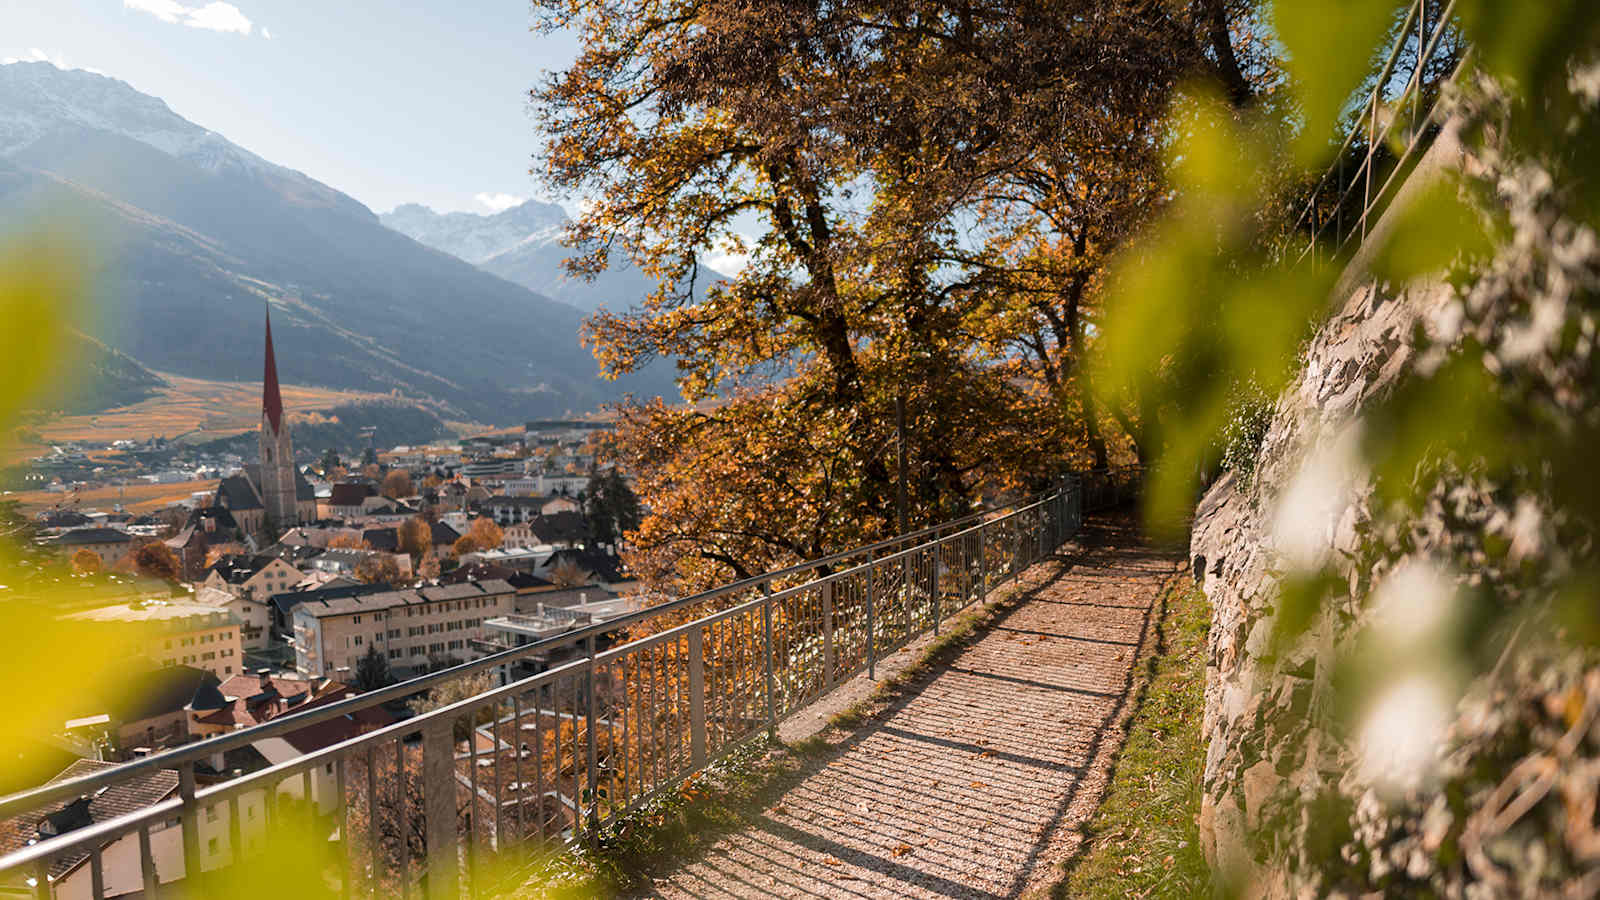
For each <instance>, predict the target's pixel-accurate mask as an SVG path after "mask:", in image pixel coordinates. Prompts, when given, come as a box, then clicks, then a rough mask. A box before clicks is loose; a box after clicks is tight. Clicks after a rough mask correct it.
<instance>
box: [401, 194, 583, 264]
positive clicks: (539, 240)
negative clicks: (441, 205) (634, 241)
mask: <svg viewBox="0 0 1600 900" xmlns="http://www.w3.org/2000/svg"><path fill="white" fill-rule="evenodd" d="M378 219H379V220H380V221H382V222H383V224H385V225H387V226H389V227H390V228H393V229H394V230H395V231H398V232H400V233H401V234H403V235H406V236H407V237H409V238H411V239H412V240H414V241H417V242H419V243H423V244H427V245H428V246H429V247H432V248H433V249H435V250H443V251H444V252H446V253H448V254H450V255H451V256H459V257H461V258H462V259H464V260H466V261H467V262H469V263H472V264H473V265H483V264H484V263H486V262H488V261H489V260H491V259H494V258H495V257H497V256H499V255H501V254H503V253H507V252H509V251H512V250H515V249H517V248H519V247H524V246H528V245H547V244H559V243H560V242H561V230H562V229H563V228H564V227H566V224H567V214H566V211H565V210H563V209H562V208H561V207H559V206H557V205H555V204H554V203H540V202H539V201H537V200H528V201H526V202H524V203H523V204H521V205H520V206H513V207H511V208H510V209H507V210H503V211H501V212H498V213H495V214H493V215H487V216H481V215H477V214H475V213H467V212H449V213H437V212H434V211H433V210H431V209H429V208H428V207H426V206H423V205H421V204H418V203H407V204H405V205H404V206H397V207H395V209H394V211H393V212H387V213H384V214H382V215H380V216H379V217H378Z"/></svg>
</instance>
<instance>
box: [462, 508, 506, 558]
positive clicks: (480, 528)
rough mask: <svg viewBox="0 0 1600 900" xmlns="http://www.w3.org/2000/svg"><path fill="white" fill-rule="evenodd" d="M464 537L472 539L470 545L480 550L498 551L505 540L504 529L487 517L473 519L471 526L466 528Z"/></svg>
mask: <svg viewBox="0 0 1600 900" xmlns="http://www.w3.org/2000/svg"><path fill="white" fill-rule="evenodd" d="M466 536H467V537H470V538H472V543H473V544H474V545H476V546H477V548H478V549H480V550H496V549H499V547H500V545H501V543H503V542H504V541H505V539H506V533H505V531H504V529H502V528H501V527H500V526H499V525H498V524H496V523H495V521H494V519H491V518H489V517H488V516H479V517H478V518H476V519H473V520H472V525H471V526H469V527H468V528H467V534H466Z"/></svg>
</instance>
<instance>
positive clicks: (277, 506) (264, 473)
mask: <svg viewBox="0 0 1600 900" xmlns="http://www.w3.org/2000/svg"><path fill="white" fill-rule="evenodd" d="M259 447H260V450H261V458H260V462H259V465H257V467H256V470H255V471H256V473H257V475H256V485H255V486H256V491H257V493H259V494H260V496H261V506H262V507H263V509H264V511H265V513H266V518H267V521H268V522H270V523H271V524H272V525H273V526H275V527H276V528H278V529H280V530H281V529H284V528H290V527H293V526H294V525H296V524H298V523H299V521H300V516H299V514H298V507H297V502H298V498H297V496H296V494H297V491H296V490H295V488H296V487H297V485H298V483H299V479H298V478H296V476H295V471H294V443H293V442H292V441H291V440H290V438H289V424H288V423H287V422H285V421H284V419H283V395H282V393H281V392H280V391H279V388H278V358H277V354H276V353H275V352H274V351H273V347H272V311H271V309H270V308H269V309H268V310H267V343H266V353H265V355H264V360H263V363H262V371H261V435H260V441H259Z"/></svg>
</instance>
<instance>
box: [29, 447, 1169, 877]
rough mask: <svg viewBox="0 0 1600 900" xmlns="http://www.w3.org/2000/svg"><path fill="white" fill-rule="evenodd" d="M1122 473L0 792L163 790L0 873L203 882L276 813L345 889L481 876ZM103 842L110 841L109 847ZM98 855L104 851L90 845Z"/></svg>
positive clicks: (600, 806)
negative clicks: (400, 712) (434, 694)
mask: <svg viewBox="0 0 1600 900" xmlns="http://www.w3.org/2000/svg"><path fill="white" fill-rule="evenodd" d="M1137 478H1138V473H1137V471H1136V470H1110V471H1102V472H1094V473H1082V474H1078V475H1072V476H1067V477H1065V478H1063V479H1062V480H1061V482H1060V484H1059V485H1058V486H1057V487H1056V489H1054V490H1052V491H1050V492H1049V493H1047V494H1045V495H1042V496H1040V497H1038V498H1037V499H1035V500H1033V501H1031V502H1029V503H1026V504H1024V505H1022V506H1020V507H1017V508H1015V509H1011V510H1009V511H1006V512H1003V513H982V514H977V515H974V516H969V517H966V518H963V519H960V520H957V521H955V522H949V523H945V524H943V525H940V526H936V527H934V528H928V529H923V530H921V531H918V532H915V533H913V534H910V535H905V536H901V537H897V538H894V539H891V540H888V541H882V542H878V543H876V544H872V545H869V546H867V547H862V548H857V549H855V550H851V551H847V552H845V553H839V554H834V555H831V556H828V557H824V558H822V559H820V560H813V561H810V562H807V563H804V564H801V565H798V566H792V567H789V568H786V569H782V570H778V571H775V572H771V573H766V574H763V575H760V576H757V577H755V578H750V579H746V580H744V581H741V582H737V583H735V584H731V585H727V586H724V587H721V588H717V589H714V590H712V591H707V592H704V593H701V594H696V595H694V596H691V597H686V598H683V599H680V600H676V601H673V602H670V603H666V604H662V605H659V606H656V607H652V608H649V609H645V610H642V611H639V612H637V613H632V614H629V615H627V616H623V617H620V618H618V619H614V620H611V621H608V622H605V623H601V624H597V625H592V626H584V627H580V628H575V629H573V630H570V631H567V632H565V633H563V634H561V635H558V636H556V637H554V638H551V639H548V640H543V641H537V642H533V643H529V644H526V645H523V646H520V647H516V648H513V649H510V650H507V651H504V652H502V653H497V654H493V655H491V656H488V657H485V658H483V659H480V660H477V661H474V662H471V663H467V664H465V665H462V666H457V667H455V668H453V669H448V670H445V671H442V672H437V673H433V674H430V675H425V676H422V677H419V678H415V679H412V680H410V681H407V682H403V683H401V684H398V685H394V686H391V687H388V688H384V689H381V690H377V691H372V692H369V693H366V694H362V695H359V696H357V697H354V698H351V699H348V700H344V701H341V702H338V703H333V704H329V705H327V706H324V707H320V708H316V709H311V710H306V711H304V712H300V713H296V714H293V715H288V716H284V717H282V718H279V719H274V720H272V721H269V722H267V723H265V724H263V725H258V726H255V727H252V728H248V729H245V730H241V731H237V732H233V733H230V734H226V735H222V736H218V737H214V738H209V739H207V740H203V741H200V742H198V743H195V744H191V745H187V746H185V747H181V748H178V749H175V750H171V751H167V752H164V753H161V754H158V755H155V756H151V757H147V758H144V759H140V760H135V761H133V762H130V763H127V764H125V765H121V766H118V767H115V768H112V769H108V770H105V771H103V772H99V773H95V774H92V775H89V776H87V777H83V778H77V779H73V780H71V781H65V782H61V783H57V784H47V785H44V786H42V787H39V788H36V789H33V790H30V791H25V792H22V793H19V794H14V795H12V796H9V797H6V798H3V799H0V817H14V816H19V815H25V814H27V813H29V812H40V811H42V810H46V809H50V808H52V807H53V806H55V805H59V804H60V802H61V801H64V800H72V799H75V798H78V797H80V796H95V795H96V792H97V791H100V790H102V789H107V788H110V787H112V786H115V785H118V784H125V783H127V782H129V781H130V780H132V779H136V778H146V777H151V776H155V775H159V774H160V773H162V772H170V771H171V770H174V769H175V770H176V771H177V775H178V778H177V796H174V797H170V798H169V799H166V800H163V801H161V802H159V803H155V804H154V805H151V806H148V807H145V808H144V809H141V810H138V811H136V812H133V813H130V814H127V815H123V816H120V817H117V818H114V819H111V820H109V821H104V822H97V823H94V824H91V825H88V826H85V827H82V828H79V829H76V830H72V831H69V832H67V833H65V834H62V835H60V836H56V837H47V838H42V839H41V840H39V841H38V842H37V843H35V844H33V845H32V846H29V847H27V848H25V849H22V850H19V851H16V852H13V853H11V854H9V855H7V856H4V857H0V890H3V888H4V886H6V885H8V884H9V885H12V886H15V887H25V888H26V889H27V890H28V891H30V892H31V893H33V894H35V895H36V896H38V897H51V896H55V895H57V894H58V892H59V893H61V894H62V895H65V894H66V893H74V894H77V895H83V896H92V897H95V898H100V897H105V896H115V895H117V894H120V893H126V892H129V891H132V890H142V891H143V892H144V895H145V896H146V897H150V896H153V895H155V894H157V893H158V892H161V891H174V890H176V891H178V892H183V893H189V889H190V888H198V889H199V890H198V891H196V892H195V893H196V894H198V895H204V894H205V893H206V888H207V885H208V884H212V883H214V882H215V881H216V879H217V878H220V877H225V876H226V874H227V872H228V871H229V870H230V868H231V867H232V866H233V865H234V863H235V862H236V861H238V860H241V859H247V858H248V857H250V856H251V855H253V854H259V853H264V852H268V851H267V850H266V848H267V847H268V846H269V845H270V844H271V841H272V839H273V838H274V835H275V833H276V832H279V831H282V830H284V829H285V827H286V825H288V824H291V823H302V824H305V825H307V826H308V827H310V828H311V829H313V831H314V833H315V834H317V835H318V836H319V837H318V839H317V843H318V844H320V845H323V846H330V847H333V848H334V849H335V851H336V852H335V853H333V855H332V861H329V862H327V863H326V867H327V870H328V871H326V872H325V873H323V874H324V879H325V880H326V881H327V882H328V883H330V884H337V885H338V886H339V891H340V893H341V894H342V895H344V896H351V895H356V894H360V893H362V892H366V893H369V894H370V895H371V896H373V897H377V896H379V895H380V894H384V893H396V894H397V895H398V896H400V897H402V898H404V897H409V896H410V895H411V894H412V893H413V892H416V893H419V894H421V895H424V896H427V897H430V898H456V897H459V896H461V894H462V892H463V889H465V890H466V892H467V893H468V894H472V895H476V894H480V893H483V892H485V889H486V887H487V884H488V882H487V881H486V878H487V877H488V876H487V875H486V874H485V873H484V872H483V871H481V867H482V865H483V864H485V863H486V862H487V861H488V859H489V858H490V857H491V856H493V857H496V858H497V861H505V860H507V859H512V860H515V859H518V858H523V857H525V856H526V855H527V853H528V852H531V851H532V850H534V849H537V848H556V847H559V846H561V845H564V844H567V843H571V842H573V841H576V840H579V839H581V838H582V837H584V836H586V835H595V834H598V833H599V832H600V830H601V829H602V828H604V827H605V826H606V825H607V823H610V822H612V821H614V820H616V819H617V818H618V817H619V816H622V815H624V814H626V813H628V812H629V811H631V810H633V809H635V808H637V807H638V806H639V805H640V804H642V803H644V802H646V801H648V800H650V799H651V798H653V797H656V796H658V795H660V794H662V793H663V792H665V791H668V790H672V789H675V788H677V787H678V786H679V785H681V784H682V783H683V781H684V779H686V778H688V777H690V776H692V775H694V774H695V773H697V772H700V771H702V770H703V769H704V768H705V767H706V766H707V765H708V764H710V763H711V762H712V761H714V760H717V759H718V758H720V757H722V756H724V755H726V754H727V753H729V752H731V751H733V750H734V749H736V748H738V747H740V746H742V745H745V744H747V743H748V742H750V741H752V740H755V739H759V738H760V737H762V736H767V737H773V736H775V734H776V728H777V723H778V721H779V720H780V719H782V718H783V717H785V716H786V715H788V714H790V713H793V712H794V711H796V710H798V709H800V708H802V707H804V706H806V705H807V704H810V703H812V702H814V701H815V700H817V699H818V698H819V697H821V696H822V695H823V694H825V693H827V692H828V691H829V690H831V689H833V688H834V687H836V686H837V685H839V684H841V683H842V682H843V681H845V680H846V679H849V678H851V677H852V676H854V675H856V674H857V673H860V672H862V671H866V672H868V673H873V671H874V669H875V667H876V664H877V661H878V659H879V658H881V657H882V656H883V655H884V654H887V653H890V652H893V651H894V650H895V649H897V648H899V647H902V646H904V645H905V644H906V643H908V642H909V641H911V640H913V639H914V638H916V637H917V636H918V635H921V634H923V633H926V632H927V631H930V630H933V631H937V630H938V629H939V627H940V624H941V622H942V621H943V620H944V619H947V618H948V617H950V616H951V615H953V614H954V613H956V612H957V611H959V610H961V609H963V608H964V607H966V606H968V605H970V604H971V603H973V602H974V601H977V600H979V599H981V598H983V597H984V596H985V595H986V594H987V593H988V592H989V591H990V590H992V589H993V588H994V587H996V586H997V585H999V584H1001V583H1003V582H1006V581H1008V580H1011V579H1014V578H1015V577H1017V575H1019V574H1020V573H1021V572H1022V571H1023V570H1024V569H1025V568H1027V567H1028V566H1029V565H1031V564H1033V563H1034V562H1036V561H1038V560H1039V559H1041V558H1043V557H1045V556H1047V555H1048V554H1050V553H1051V552H1053V551H1054V550H1055V549H1056V548H1057V547H1059V546H1060V545H1061V544H1062V543H1063V542H1064V541H1066V540H1067V539H1068V538H1069V537H1071V536H1072V535H1073V534H1074V533H1075V532H1076V531H1077V529H1078V528H1079V526H1080V524H1081V521H1082V516H1083V513H1084V511H1085V510H1086V509H1094V508H1098V507H1101V506H1104V505H1108V504H1110V503H1113V502H1116V501H1117V500H1118V499H1120V498H1122V497H1124V496H1125V495H1126V494H1127V493H1128V492H1129V491H1130V490H1131V489H1133V488H1134V487H1135V486H1136V484H1137ZM712 601H716V602H717V605H718V606H720V607H722V608H719V609H716V610H715V611H713V612H710V613H709V614H702V615H699V616H698V617H695V618H693V619H692V620H690V621H687V622H684V623H683V624H678V625H675V626H673V627H659V628H658V630H655V631H654V633H648V634H643V635H634V636H633V639H632V640H629V641H627V642H625V643H621V644H618V645H617V646H614V647H611V648H610V649H606V650H603V651H602V650H598V649H597V641H598V640H599V639H600V638H601V636H602V635H604V634H610V633H613V632H616V631H617V629H619V627H623V626H629V625H648V626H660V625H662V624H663V623H664V622H672V621H676V618H672V619H663V618H662V617H664V616H669V615H674V614H676V615H677V617H678V618H681V617H682V616H683V615H685V614H689V613H692V611H693V610H695V609H696V608H697V607H699V606H701V605H703V604H707V603H709V602H712ZM636 630H648V629H636ZM574 643H576V644H578V645H579V647H580V655H579V656H578V658H576V659H573V660H571V661H570V662H567V663H565V664H563V665H560V666H557V667H555V668H552V669H550V670H548V671H545V672H541V673H539V674H536V675H533V676H531V677H528V678H523V679H521V680H517V681H514V682H511V683H509V684H505V685H503V686H501V687H496V688H493V689H491V690H488V691H484V692H481V693H478V694H475V695H473V696H471V697H469V698H467V699H465V700H462V701H460V702H457V703H454V704H451V705H449V706H445V707H443V708H440V709H435V710H432V711H429V712H426V713H424V714H421V715H417V716H415V717H413V718H410V719H406V720H404V721H401V722H398V723H396V724H392V725H388V726H386V727H381V728H377V729H375V730H372V731H369V732H367V733H364V734H359V735H357V736H356V737H353V738H350V739H348V740H344V741H341V742H339V743H336V744H333V745H332V746H328V747H325V748H323V749H320V750H317V751H315V752H312V753H308V754H306V755H303V756H300V757H297V758H294V759H290V760H288V761H286V762H282V763H279V764H277V765H273V766H270V767H268V768H265V769H262V770H260V771H257V772H254V773H251V774H248V775H245V776H243V777H239V778H235V779H232V780H228V781H223V782H221V783H217V784H213V785H201V784H199V783H198V782H197V772H196V765H197V763H200V762H201V761H203V760H205V759H207V758H209V757H212V756H214V755H216V754H219V753H221V752H223V751H225V750H228V749H232V748H237V747H242V746H245V745H247V744H253V743H256V742H259V741H262V740H265V739H268V738H273V737H282V736H284V735H288V734H292V733H294V732H296V731H299V730H300V729H303V728H306V727H307V726H312V725H316V724H318V723H322V722H326V721H328V720H330V719H333V718H336V717H343V716H348V715H350V714H352V713H354V712H358V711H360V710H365V709H371V708H372V707H375V706H377V705H380V704H384V703H388V702H391V701H395V700H398V699H401V698H404V697H409V696H413V695H417V694H419V693H420V692H422V691H426V690H428V689H430V688H433V687H435V686H438V685H440V684H443V683H445V682H447V681H450V680H453V679H456V678H460V677H463V676H466V675H472V674H477V673H482V672H487V671H492V670H500V671H509V670H508V669H502V668H501V667H505V666H507V665H508V664H509V663H512V662H515V661H517V660H520V659H523V658H527V657H531V656H533V655H535V654H539V653H544V652H547V651H548V650H550V649H552V648H554V647H557V646H563V645H571V644H574ZM166 777H167V778H169V779H170V777H171V776H170V775H167V776H166ZM335 835H336V836H337V840H331V837H332V836H335ZM122 842H129V843H127V844H122ZM133 842H136V843H137V850H136V851H135V850H134V848H133ZM117 845H121V846H123V847H124V848H125V849H126V851H127V852H122V853H119V854H114V853H113V848H114V847H115V846H117ZM114 856H115V858H116V859H119V860H122V861H123V863H124V864H123V865H122V867H121V868H120V869H118V868H116V867H115V866H110V865H108V863H107V860H110V859H112V858H113V857H114ZM129 859H137V865H136V866H132V867H130V866H128V865H127V864H126V861H127V860H129ZM72 860H78V862H77V863H75V864H74V867H73V868H71V869H65V870H63V867H64V865H65V864H66V863H67V862H70V861H72ZM52 867H54V870H53V869H52ZM27 878H32V882H31V883H27V882H26V881H24V879H27ZM72 878H77V879H80V881H81V883H80V884H78V885H75V886H74V887H73V890H72V891H67V890H66V885H64V884H63V881H64V880H67V879H72ZM8 879H9V880H8ZM118 879H121V881H120V882H119V881H118ZM164 886H165V887H164Z"/></svg>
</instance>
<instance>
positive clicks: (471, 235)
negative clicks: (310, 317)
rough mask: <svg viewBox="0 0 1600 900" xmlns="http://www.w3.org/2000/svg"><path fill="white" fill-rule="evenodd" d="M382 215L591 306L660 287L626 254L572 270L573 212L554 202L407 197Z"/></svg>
mask: <svg viewBox="0 0 1600 900" xmlns="http://www.w3.org/2000/svg"><path fill="white" fill-rule="evenodd" d="M378 220H379V221H381V222H382V223H383V224H385V225H387V226H389V227H390V228H393V229H394V230H395V231H398V232H400V233H401V234H404V235H406V236H408V237H411V238H414V239H415V240H417V241H418V242H420V243H423V244H427V245H428V246H429V247H432V248H434V249H435V250H443V251H444V252H445V253H449V254H450V255H452V256H457V257H460V258H461V259H464V260H466V261H467V262H469V263H472V264H473V265H475V266H477V267H478V268H480V269H483V270H484V271H486V272H493V273H494V274H496V275H499V276H500V277H501V278H504V279H506V280H507V281H512V282H515V283H517V284H520V285H522V286H523V287H525V288H527V289H528V290H530V291H534V292H536V293H540V294H543V295H545V296H547V297H553V298H555V299H557V300H560V301H561V302H563V303H568V304H571V305H572V306H575V307H577V308H579V309H581V310H585V311H590V310H594V309H597V308H599V307H602V306H604V307H606V308H607V309H611V310H614V311H619V312H620V311H622V310H624V309H628V308H629V307H632V306H635V305H636V304H638V302H639V301H640V300H641V299H643V298H644V297H646V296H647V295H649V294H650V293H651V292H653V291H654V290H655V289H656V283H655V282H654V281H652V280H650V279H648V278H645V277H644V275H643V274H641V273H640V272H639V270H638V269H634V268H632V267H630V266H628V265H627V264H626V262H625V261H624V260H622V259H621V258H620V255H614V256H613V258H612V259H611V264H610V265H609V266H608V267H607V268H606V270H605V271H604V272H601V273H600V274H598V275H596V276H595V277H594V278H592V279H584V278H573V277H571V276H570V275H568V274H567V273H566V269H565V267H564V265H563V263H564V261H565V260H566V258H567V257H569V256H571V255H572V254H573V251H572V250H571V248H569V247H566V246H563V245H562V244H561V235H562V231H563V229H564V228H565V227H566V224H567V214H566V211H565V210H563V209H562V208H561V207H560V206H557V205H556V204H554V203H541V202H539V201H538V200H527V201H524V202H523V203H522V204H521V205H519V206H513V207H511V208H510V209H506V210H503V211H501V212H498V213H494V214H492V215H478V214H476V213H467V212H447V213H439V212H434V211H433V210H431V209H429V208H428V207H426V206H422V205H420V204H416V203H407V204H405V205H403V206H398V207H395V209H394V210H393V211H392V212H387V213H384V214H383V215H381V216H379V217H378Z"/></svg>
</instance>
